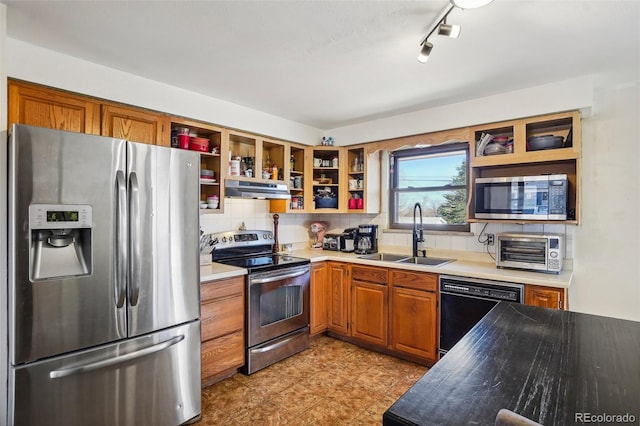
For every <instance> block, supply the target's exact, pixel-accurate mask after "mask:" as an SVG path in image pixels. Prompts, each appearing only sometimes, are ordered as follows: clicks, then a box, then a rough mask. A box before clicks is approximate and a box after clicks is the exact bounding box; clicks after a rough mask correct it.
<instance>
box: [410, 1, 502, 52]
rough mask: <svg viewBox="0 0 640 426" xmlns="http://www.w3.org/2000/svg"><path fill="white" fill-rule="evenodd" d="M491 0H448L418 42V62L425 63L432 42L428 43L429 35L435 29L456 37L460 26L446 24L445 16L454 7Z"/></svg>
mask: <svg viewBox="0 0 640 426" xmlns="http://www.w3.org/2000/svg"><path fill="white" fill-rule="evenodd" d="M492 1H493V0H450V3H449V4H447V6H446V7H445V8H444V9H442V11H441V12H440V14H439V15H438V17H437V18H436V20H435V21H434V22H433V23H432V24H431V25H430V26H429V31H427V36H426V37H425V38H423V39H422V41H421V42H420V53H419V54H418V62H421V63H425V62H427V59H429V55H430V54H431V50H432V49H433V44H432V43H429V37H431V34H433V32H434V31H435V30H436V29H437V30H438V35H442V36H446V37H451V38H458V36H459V35H460V31H461V28H460V26H459V25H452V24H447V16H449V13H451V11H452V10H453V9H454V8H456V7H457V8H459V9H475V8H478V7H482V6H485V5H487V4H489V3H491V2H492Z"/></svg>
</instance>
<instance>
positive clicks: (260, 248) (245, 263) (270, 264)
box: [211, 231, 310, 273]
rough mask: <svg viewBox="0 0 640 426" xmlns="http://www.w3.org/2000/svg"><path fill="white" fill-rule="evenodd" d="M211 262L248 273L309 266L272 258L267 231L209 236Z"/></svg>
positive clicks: (286, 257) (285, 257)
mask: <svg viewBox="0 0 640 426" xmlns="http://www.w3.org/2000/svg"><path fill="white" fill-rule="evenodd" d="M211 239H212V241H213V242H214V247H215V250H214V251H213V253H212V260H213V261H214V262H218V263H223V264H225V265H230V266H237V267H240V268H245V269H247V270H248V271H249V273H254V272H256V271H269V270H275V269H281V268H287V267H293V266H298V265H304V264H308V263H310V261H309V259H303V258H300V257H293V256H289V255H284V254H273V244H274V241H275V240H274V237H273V234H272V233H271V231H232V232H222V233H219V234H213V235H211Z"/></svg>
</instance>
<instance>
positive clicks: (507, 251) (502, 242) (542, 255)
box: [496, 233, 564, 274]
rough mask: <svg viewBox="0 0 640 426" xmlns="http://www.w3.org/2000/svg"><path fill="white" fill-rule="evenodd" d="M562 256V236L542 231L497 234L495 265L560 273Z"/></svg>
mask: <svg viewBox="0 0 640 426" xmlns="http://www.w3.org/2000/svg"><path fill="white" fill-rule="evenodd" d="M563 257H564V236H563V235H562V234H555V235H550V234H542V233H526V234H521V233H501V234H498V235H497V247H496V266H497V267H498V268H516V269H528V270H531V271H540V272H551V273H556V274H558V273H560V272H561V271H562V258H563Z"/></svg>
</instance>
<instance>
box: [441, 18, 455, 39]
mask: <svg viewBox="0 0 640 426" xmlns="http://www.w3.org/2000/svg"><path fill="white" fill-rule="evenodd" d="M438 35H441V36H446V37H451V38H458V36H459V35H460V25H451V24H447V19H446V18H445V20H444V22H443V23H442V24H440V26H439V27H438Z"/></svg>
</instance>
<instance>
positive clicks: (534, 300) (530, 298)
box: [524, 284, 567, 310]
mask: <svg viewBox="0 0 640 426" xmlns="http://www.w3.org/2000/svg"><path fill="white" fill-rule="evenodd" d="M524 303H526V304H527V305H533V306H541V307H543V308H551V309H562V310H564V309H567V306H566V297H565V290H564V289H562V288H554V287H544V286H538V285H531V284H527V285H526V286H525V287H524Z"/></svg>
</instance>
